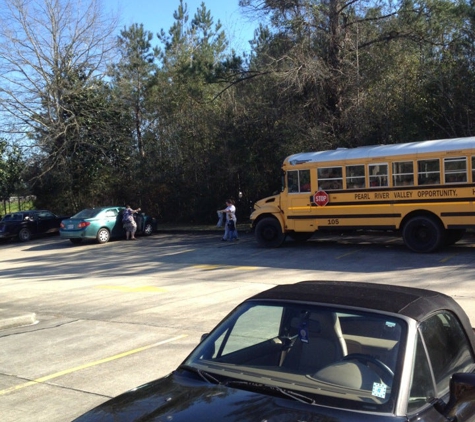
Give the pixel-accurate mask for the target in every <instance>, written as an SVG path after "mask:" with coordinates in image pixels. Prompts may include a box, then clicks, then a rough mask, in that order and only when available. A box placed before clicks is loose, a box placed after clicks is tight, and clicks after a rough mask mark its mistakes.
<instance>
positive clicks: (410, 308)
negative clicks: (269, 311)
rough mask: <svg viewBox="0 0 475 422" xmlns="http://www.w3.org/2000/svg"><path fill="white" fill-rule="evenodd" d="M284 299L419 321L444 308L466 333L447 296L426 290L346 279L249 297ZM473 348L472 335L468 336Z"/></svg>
mask: <svg viewBox="0 0 475 422" xmlns="http://www.w3.org/2000/svg"><path fill="white" fill-rule="evenodd" d="M257 299H258V300H263V299H268V300H269V299H270V300H287V301H289V300H290V301H298V302H311V303H321V304H326V305H339V306H351V307H355V308H362V309H368V310H374V311H383V312H390V313H394V314H400V315H404V316H407V317H409V318H412V319H414V320H416V321H421V320H422V319H424V318H425V317H426V316H427V315H429V314H432V313H433V312H435V311H437V310H440V309H445V310H449V311H452V312H453V313H454V314H456V315H457V317H458V318H459V320H460V322H461V323H462V324H463V325H464V327H465V330H466V331H467V332H470V333H472V328H471V324H470V320H469V319H468V317H467V315H466V313H465V311H464V310H463V309H462V308H461V307H460V305H459V304H458V303H457V302H456V301H455V300H454V299H452V298H451V297H450V296H447V295H444V294H443V293H440V292H436V291H433V290H427V289H418V288H413V287H405V286H394V285H386V284H377V283H365V282H356V281H355V282H350V281H326V280H325V281H315V280H313V281H302V282H300V283H295V284H286V285H279V286H276V287H274V288H272V289H269V290H266V291H264V292H261V293H258V294H257V295H255V296H253V297H252V298H251V300H257ZM470 340H471V341H472V343H473V345H474V347H475V337H474V336H472V338H471V339H470Z"/></svg>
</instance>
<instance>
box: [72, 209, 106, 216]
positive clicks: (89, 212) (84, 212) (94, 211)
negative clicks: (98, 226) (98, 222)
mask: <svg viewBox="0 0 475 422" xmlns="http://www.w3.org/2000/svg"><path fill="white" fill-rule="evenodd" d="M101 211H102V208H86V209H85V210H82V211H79V212H78V213H77V214H75V215H73V216H72V217H71V218H93V217H95V216H96V215H97V214H99V213H100V212H101Z"/></svg>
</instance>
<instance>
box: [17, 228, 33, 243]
mask: <svg viewBox="0 0 475 422" xmlns="http://www.w3.org/2000/svg"><path fill="white" fill-rule="evenodd" d="M18 239H20V241H21V242H28V240H30V239H31V232H30V230H28V229H27V228H23V229H21V230H20V231H19V232H18Z"/></svg>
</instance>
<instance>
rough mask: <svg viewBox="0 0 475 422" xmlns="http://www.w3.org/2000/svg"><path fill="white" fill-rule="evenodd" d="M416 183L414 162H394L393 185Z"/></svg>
mask: <svg viewBox="0 0 475 422" xmlns="http://www.w3.org/2000/svg"><path fill="white" fill-rule="evenodd" d="M412 185H414V163H413V162H412V161H402V162H397V163H393V186H412Z"/></svg>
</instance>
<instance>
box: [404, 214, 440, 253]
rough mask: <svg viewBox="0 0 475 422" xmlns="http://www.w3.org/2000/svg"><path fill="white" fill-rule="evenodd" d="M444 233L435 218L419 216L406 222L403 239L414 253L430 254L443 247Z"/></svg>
mask: <svg viewBox="0 0 475 422" xmlns="http://www.w3.org/2000/svg"><path fill="white" fill-rule="evenodd" d="M444 232H445V230H444V227H443V226H442V224H441V223H440V222H439V221H438V220H437V219H436V218H435V217H432V216H428V215H418V216H415V217H412V218H411V219H410V220H408V221H407V222H406V224H405V225H404V228H403V230H402V238H403V240H404V243H405V245H406V246H407V247H408V248H409V249H411V250H412V251H414V252H418V253H430V252H435V251H436V250H438V249H440V247H441V246H442V245H443V243H444V240H445V233H444Z"/></svg>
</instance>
